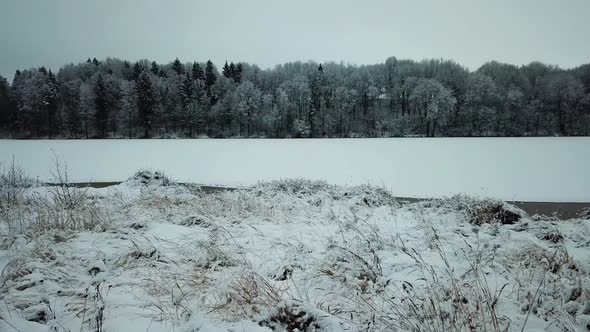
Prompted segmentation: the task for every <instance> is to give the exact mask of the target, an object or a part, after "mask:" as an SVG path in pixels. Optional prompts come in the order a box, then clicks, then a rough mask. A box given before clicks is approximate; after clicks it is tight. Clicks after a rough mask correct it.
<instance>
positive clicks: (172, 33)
mask: <svg viewBox="0 0 590 332" xmlns="http://www.w3.org/2000/svg"><path fill="white" fill-rule="evenodd" d="M589 13H590V0H562V1H558V0H444V1H443V0H355V1H348V0H324V1H322V0H315V1H311V0H289V1H283V0H249V1H246V0H211V1H205V0H201V1H199V0H192V1H189V0H183V1H172V0H170V1H163V0H162V1H156V0H143V1H141V0H136V1H127V0H97V1H85V0H0V31H1V33H0V75H3V76H6V77H9V79H12V76H13V74H14V71H15V70H16V69H17V68H21V69H22V68H29V67H32V66H40V65H45V66H48V67H50V68H52V69H54V70H57V69H59V67H60V66H61V65H63V64H65V63H69V62H75V63H77V62H80V61H84V60H85V59H86V58H88V57H97V58H99V59H103V58H105V57H107V56H110V57H118V58H123V59H129V60H137V59H141V58H148V59H150V60H156V61H158V62H169V61H171V60H173V59H174V58H176V57H179V58H180V59H181V60H182V61H183V62H184V61H193V60H198V61H205V60H207V59H211V60H212V61H213V62H214V63H216V64H217V65H218V66H219V65H221V64H223V62H224V61H225V60H226V59H227V60H233V61H247V62H250V63H256V64H258V65H260V66H262V67H270V66H273V65H275V64H279V63H283V62H287V61H293V60H304V61H305V60H316V61H327V60H334V61H341V60H342V61H344V62H346V63H353V64H372V63H378V62H383V61H385V59H386V58H387V57H388V56H392V55H395V56H396V57H398V58H411V59H414V60H420V59H423V58H440V57H442V58H451V59H454V60H456V61H458V62H459V63H461V64H464V65H466V66H468V67H470V68H471V69H476V68H477V67H479V66H480V65H481V64H483V63H485V62H486V61H489V60H492V59H495V60H499V61H503V62H509V63H513V64H518V65H520V64H526V63H529V62H531V61H532V60H540V61H543V62H546V63H550V64H557V65H560V66H562V67H573V66H577V65H580V64H582V63H587V62H590V42H589V41H590V39H589V38H590V37H589V36H590V19H589V18H588V14H589Z"/></svg>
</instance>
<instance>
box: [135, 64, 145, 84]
mask: <svg viewBox="0 0 590 332" xmlns="http://www.w3.org/2000/svg"><path fill="white" fill-rule="evenodd" d="M144 69H145V68H143V65H142V64H141V63H139V62H136V63H135V64H134V65H133V80H134V81H137V79H138V78H139V76H141V74H142V73H143V71H144Z"/></svg>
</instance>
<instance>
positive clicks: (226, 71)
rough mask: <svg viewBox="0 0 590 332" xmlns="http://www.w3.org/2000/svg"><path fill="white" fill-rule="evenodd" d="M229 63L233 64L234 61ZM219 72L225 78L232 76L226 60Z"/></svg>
mask: <svg viewBox="0 0 590 332" xmlns="http://www.w3.org/2000/svg"><path fill="white" fill-rule="evenodd" d="M231 65H232V66H233V65H234V63H233V62H232V63H231ZM221 73H222V74H223V76H225V77H227V78H231V77H232V71H231V67H230V66H228V65H227V60H225V64H224V65H223V70H222V71H221Z"/></svg>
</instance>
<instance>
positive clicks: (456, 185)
mask: <svg viewBox="0 0 590 332" xmlns="http://www.w3.org/2000/svg"><path fill="white" fill-rule="evenodd" d="M52 151H54V152H55V153H57V154H58V155H60V156H62V157H63V158H64V159H65V160H66V161H67V162H68V163H69V166H70V169H71V174H70V175H71V177H72V180H73V181H79V182H88V181H121V180H123V179H125V178H126V177H127V176H128V175H129V174H132V173H133V172H135V171H136V170H138V169H142V168H148V169H157V170H162V171H164V172H165V173H166V174H168V175H170V176H171V177H172V178H174V179H176V180H178V181H186V182H194V183H201V184H207V185H229V186H247V185H252V184H255V183H256V182H258V181H265V180H277V179H282V178H307V179H322V180H326V181H328V182H330V183H333V184H340V185H359V184H372V185H377V186H384V187H386V188H388V189H389V190H391V192H392V193H393V194H394V195H396V196H400V197H420V198H434V197H442V196H447V195H454V194H459V193H464V194H469V195H478V196H483V197H494V198H498V199H502V200H510V201H511V200H521V201H540V202H590V176H588V170H589V169H590V153H589V152H590V138H588V137H584V138H582V137H580V138H576V137H567V138H561V137H560V138H557V137H549V138H436V139H427V138H412V139H408V138H404V139H393V138H387V139H322V140H314V139H289V140H275V139H251V140H248V139H226V140H211V139H200V140H33V141H15V140H1V141H0V162H5V163H6V162H10V160H11V159H12V157H13V155H14V156H15V159H16V160H17V161H18V162H20V163H21V164H22V166H23V167H24V168H25V170H26V171H28V173H29V174H30V175H31V176H33V177H39V178H40V179H45V178H47V175H48V165H50V159H51V157H52V155H53V152H52Z"/></svg>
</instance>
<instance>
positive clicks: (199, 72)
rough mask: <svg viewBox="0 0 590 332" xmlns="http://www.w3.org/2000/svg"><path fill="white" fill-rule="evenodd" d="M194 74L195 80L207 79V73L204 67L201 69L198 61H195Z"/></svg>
mask: <svg viewBox="0 0 590 332" xmlns="http://www.w3.org/2000/svg"><path fill="white" fill-rule="evenodd" d="M192 74H193V80H195V81H196V80H201V81H204V80H205V73H203V69H201V66H200V65H199V64H198V63H196V62H193V69H192Z"/></svg>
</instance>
